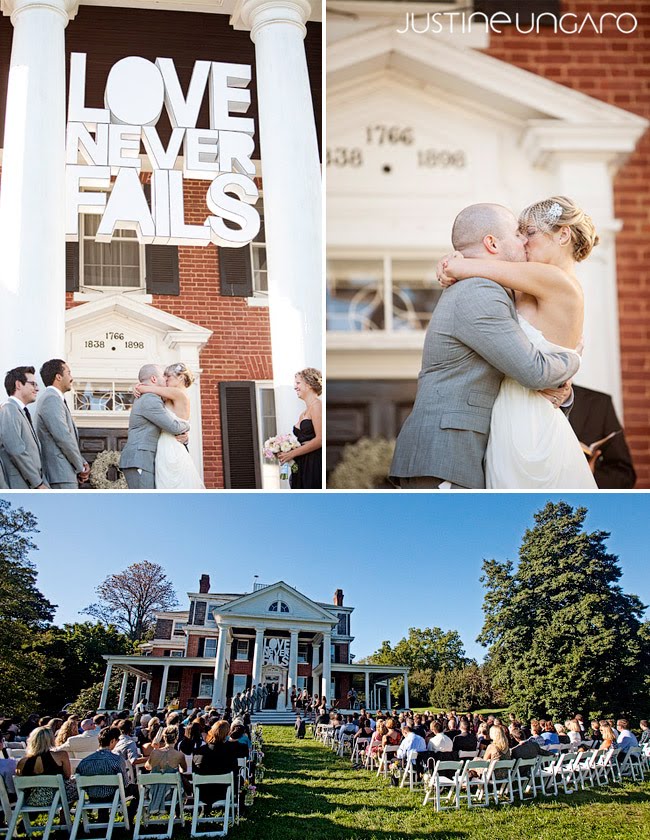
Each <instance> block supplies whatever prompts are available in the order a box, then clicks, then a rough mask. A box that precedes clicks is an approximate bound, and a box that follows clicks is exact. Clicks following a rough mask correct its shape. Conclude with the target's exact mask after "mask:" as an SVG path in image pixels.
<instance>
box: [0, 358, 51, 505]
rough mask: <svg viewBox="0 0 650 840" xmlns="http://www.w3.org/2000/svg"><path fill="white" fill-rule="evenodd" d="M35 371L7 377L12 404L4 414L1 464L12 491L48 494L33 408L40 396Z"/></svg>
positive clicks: (0, 418)
mask: <svg viewBox="0 0 650 840" xmlns="http://www.w3.org/2000/svg"><path fill="white" fill-rule="evenodd" d="M34 374H35V370H34V368H33V367H17V368H13V369H12V370H10V371H8V373H7V375H6V376H5V390H6V392H7V394H8V395H9V401H8V402H7V404H6V405H5V406H4V407H3V408H2V409H1V410H0V460H2V465H3V467H4V471H5V475H6V477H7V484H8V485H9V487H10V489H12V490H46V489H47V482H46V481H45V478H44V475H43V465H42V462H41V447H40V444H39V442H38V437H37V436H36V431H35V429H34V424H33V421H32V416H31V414H30V412H29V408H28V406H30V405H31V404H32V403H33V402H34V401H35V399H36V396H37V395H38V382H37V381H36V378H35V376H34Z"/></svg>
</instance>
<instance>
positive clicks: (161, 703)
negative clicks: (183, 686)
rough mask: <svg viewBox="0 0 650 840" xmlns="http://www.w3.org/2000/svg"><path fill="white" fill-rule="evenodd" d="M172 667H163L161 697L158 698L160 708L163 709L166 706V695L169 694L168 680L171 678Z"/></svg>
mask: <svg viewBox="0 0 650 840" xmlns="http://www.w3.org/2000/svg"><path fill="white" fill-rule="evenodd" d="M170 667H171V665H163V675H162V682H161V683H160V695H159V697H158V708H159V709H162V708H163V706H164V705H165V694H167V678H168V677H169V669H170Z"/></svg>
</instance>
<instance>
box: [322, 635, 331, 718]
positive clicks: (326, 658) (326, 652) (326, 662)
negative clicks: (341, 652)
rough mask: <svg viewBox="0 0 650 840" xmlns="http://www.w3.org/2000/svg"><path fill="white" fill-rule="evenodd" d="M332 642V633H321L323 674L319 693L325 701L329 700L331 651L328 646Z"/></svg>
mask: <svg viewBox="0 0 650 840" xmlns="http://www.w3.org/2000/svg"><path fill="white" fill-rule="evenodd" d="M331 644H332V634H331V633H323V674H322V679H321V682H322V685H321V695H322V696H323V697H324V698H325V702H326V703H328V704H329V702H330V682H331V681H332V653H331V651H330V647H331Z"/></svg>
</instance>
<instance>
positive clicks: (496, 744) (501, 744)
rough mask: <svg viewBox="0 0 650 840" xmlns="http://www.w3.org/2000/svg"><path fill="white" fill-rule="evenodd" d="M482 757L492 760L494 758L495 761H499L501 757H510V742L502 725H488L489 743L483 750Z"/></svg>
mask: <svg viewBox="0 0 650 840" xmlns="http://www.w3.org/2000/svg"><path fill="white" fill-rule="evenodd" d="M483 758H484V759H485V761H492V760H493V759H495V758H496V759H497V761H501V760H502V759H505V758H510V744H509V743H508V736H507V735H506V733H505V730H504V729H503V727H502V726H492V727H490V743H489V744H488V746H487V749H486V750H485V755H484V756H483Z"/></svg>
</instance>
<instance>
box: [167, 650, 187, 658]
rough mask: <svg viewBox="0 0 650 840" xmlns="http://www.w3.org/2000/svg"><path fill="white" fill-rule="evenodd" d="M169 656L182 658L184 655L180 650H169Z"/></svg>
mask: <svg viewBox="0 0 650 840" xmlns="http://www.w3.org/2000/svg"><path fill="white" fill-rule="evenodd" d="M169 655H170V656H177V657H182V656H184V653H183V651H182V650H170V651H169Z"/></svg>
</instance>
